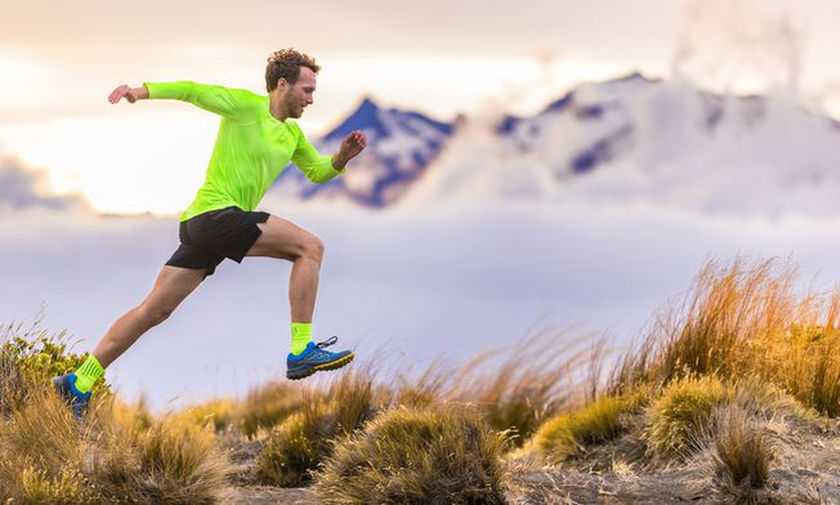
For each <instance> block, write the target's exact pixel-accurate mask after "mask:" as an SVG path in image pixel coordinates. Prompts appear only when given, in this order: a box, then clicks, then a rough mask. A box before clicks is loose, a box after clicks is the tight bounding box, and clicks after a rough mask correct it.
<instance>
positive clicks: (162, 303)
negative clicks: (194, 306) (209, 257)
mask: <svg viewBox="0 0 840 505" xmlns="http://www.w3.org/2000/svg"><path fill="white" fill-rule="evenodd" d="M205 274H206V273H205V270H204V269H193V268H182V267H174V266H170V265H165V266H164V267H163V268H161V270H160V273H158V276H157V279H156V280H155V285H154V287H153V288H152V291H151V293H149V295H148V296H147V297H146V300H145V301H144V303H146V304H148V305H150V306H153V307H156V308H164V309H169V310H172V309H174V308H175V307H177V306H178V304H180V303H181V302H182V301H183V300H184V298H186V297H187V295H189V294H190V293H192V292H193V290H195V288H197V287H198V285H199V284H201V281H203V280H204V277H205Z"/></svg>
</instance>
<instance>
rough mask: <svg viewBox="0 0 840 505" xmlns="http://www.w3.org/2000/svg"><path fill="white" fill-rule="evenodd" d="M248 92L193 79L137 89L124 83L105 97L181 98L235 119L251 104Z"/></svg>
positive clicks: (110, 99)
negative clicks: (193, 80)
mask: <svg viewBox="0 0 840 505" xmlns="http://www.w3.org/2000/svg"><path fill="white" fill-rule="evenodd" d="M251 95H252V93H251V92H249V91H246V90H240V89H229V88H225V87H223V86H216V85H212V84H200V83H197V82H192V81H177V82H144V83H143V86H141V87H139V88H131V87H129V86H128V85H127V84H123V85H122V86H120V87H118V88H117V89H115V90H114V91H113V92H112V93H111V95H110V96H109V97H108V100H109V101H110V102H111V103H117V102H119V101H120V99H121V98H123V97H125V99H126V100H128V102H129V103H134V102H136V101H137V100H141V99H145V98H152V99H155V98H158V99H161V98H162V99H171V100H181V101H183V102H189V103H191V104H193V105H196V106H198V107H200V108H202V109H204V110H207V111H210V112H212V113H214V114H219V115H220V116H225V117H228V118H235V117H236V116H237V115H238V114H240V113H242V114H245V113H247V107H248V104H249V103H253V101H252V100H251Z"/></svg>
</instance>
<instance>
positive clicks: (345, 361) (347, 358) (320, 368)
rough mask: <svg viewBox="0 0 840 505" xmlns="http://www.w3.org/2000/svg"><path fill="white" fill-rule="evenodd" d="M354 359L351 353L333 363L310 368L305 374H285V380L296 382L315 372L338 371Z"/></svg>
mask: <svg viewBox="0 0 840 505" xmlns="http://www.w3.org/2000/svg"><path fill="white" fill-rule="evenodd" d="M355 357H356V355H355V354H354V353H352V352H351V353H350V354H348V355H347V356H342V357H341V358H339V359H337V360H335V361H331V362H329V363H324V364H323V365H315V366H313V367H312V368H310V369H308V370H306V371H305V372H302V373H299V374H295V375H289V374H288V373H287V374H286V378H287V379H289V380H293V381H296V380H300V379H305V378H306V377H309V376H310V375H313V374H314V373H315V372H326V371H329V370H338V369H339V368H341V367H343V366H345V365H348V364H350V362H351V361H353V358H355Z"/></svg>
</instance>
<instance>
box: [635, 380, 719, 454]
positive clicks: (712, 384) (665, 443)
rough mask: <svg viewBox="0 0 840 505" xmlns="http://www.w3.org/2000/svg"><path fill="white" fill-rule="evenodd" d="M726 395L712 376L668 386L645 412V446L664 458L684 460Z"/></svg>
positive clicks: (694, 447) (676, 382) (679, 381)
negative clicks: (648, 424)
mask: <svg viewBox="0 0 840 505" xmlns="http://www.w3.org/2000/svg"><path fill="white" fill-rule="evenodd" d="M730 396H731V393H730V391H729V390H728V389H727V388H726V387H725V386H724V384H723V383H722V382H721V381H720V379H718V378H716V377H713V376H706V377H700V378H694V377H687V378H684V379H680V380H678V381H675V382H672V383H671V384H670V385H668V387H667V388H665V391H664V392H663V393H662V397H661V398H659V399H658V400H656V401H655V402H654V403H653V404H652V405H651V406H650V409H649V417H650V428H649V431H648V436H647V438H648V444H649V446H650V447H651V448H652V449H653V451H654V452H655V453H656V454H658V455H660V456H665V457H674V456H685V455H686V454H687V453H688V452H690V451H692V450H694V449H696V448H697V447H696V442H695V441H696V440H697V437H698V436H699V434H700V433H701V431H702V430H703V429H704V428H705V427H706V426H707V425H708V423H709V422H710V420H711V416H712V413H713V412H714V410H715V407H717V406H718V405H720V404H721V403H723V402H724V401H726V400H727V399H729V397H730Z"/></svg>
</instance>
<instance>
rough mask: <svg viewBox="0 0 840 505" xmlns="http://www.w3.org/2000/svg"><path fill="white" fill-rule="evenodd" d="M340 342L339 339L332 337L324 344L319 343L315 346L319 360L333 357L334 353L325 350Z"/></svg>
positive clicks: (315, 352)
mask: <svg viewBox="0 0 840 505" xmlns="http://www.w3.org/2000/svg"><path fill="white" fill-rule="evenodd" d="M336 342H338V337H336V336H332V337H330V338H328V339H327V340H324V341H323V342H318V343H317V344H315V349H313V351H314V354H315V356H316V357H318V358H330V357H332V353H331V352H330V351H327V350H325V349H326V348H327V347H329V346H331V345H333V344H335V343H336Z"/></svg>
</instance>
